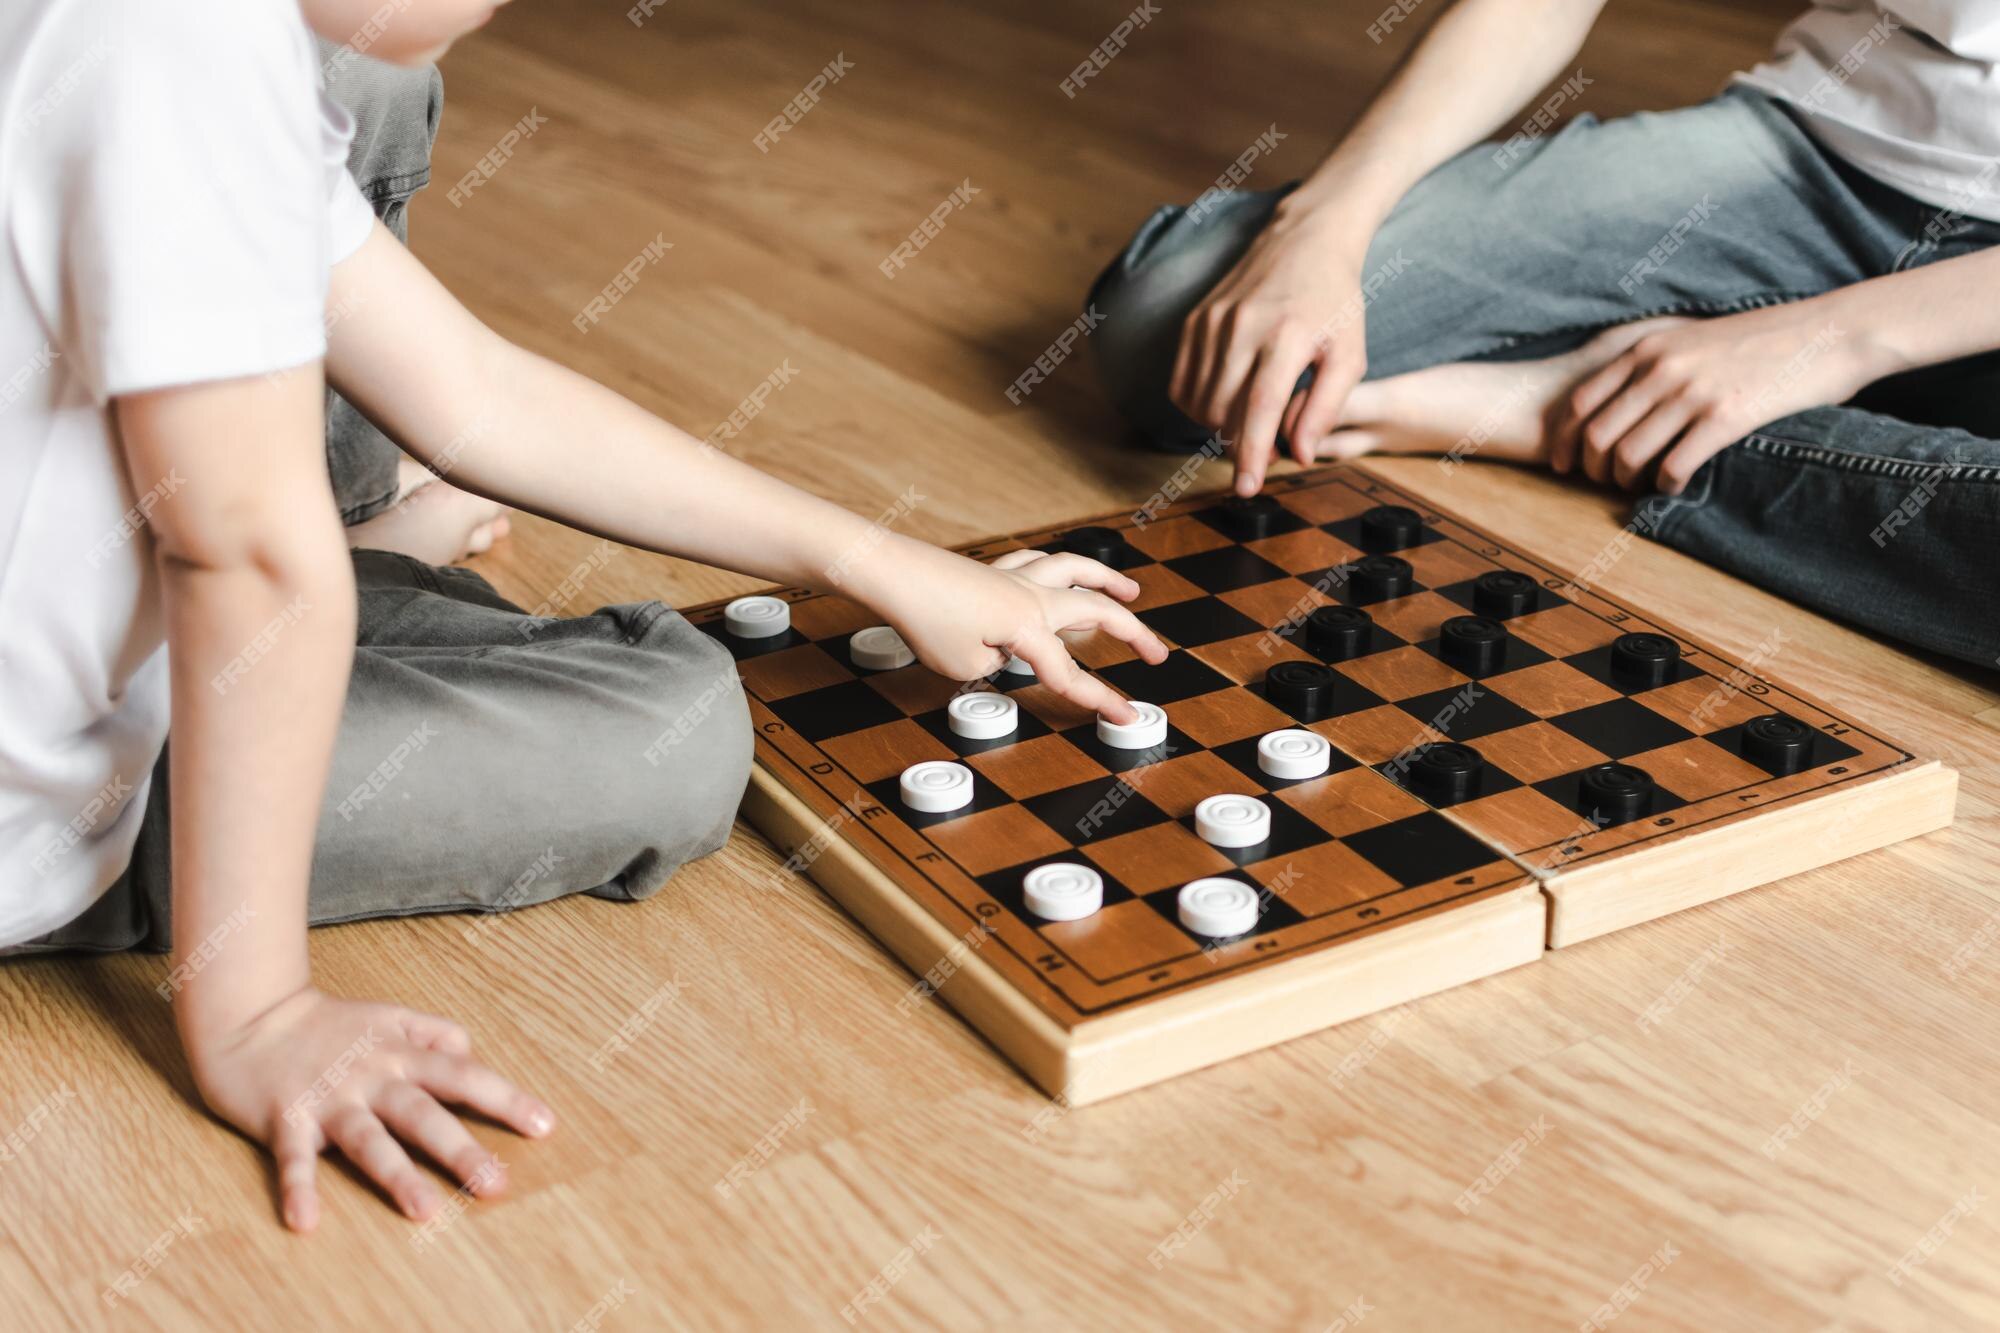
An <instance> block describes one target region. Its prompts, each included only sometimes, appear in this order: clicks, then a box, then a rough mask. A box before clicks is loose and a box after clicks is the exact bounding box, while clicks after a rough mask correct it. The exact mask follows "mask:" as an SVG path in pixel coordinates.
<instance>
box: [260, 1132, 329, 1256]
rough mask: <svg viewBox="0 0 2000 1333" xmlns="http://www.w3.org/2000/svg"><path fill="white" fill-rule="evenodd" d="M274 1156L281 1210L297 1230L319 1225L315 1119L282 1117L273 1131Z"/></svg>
mask: <svg viewBox="0 0 2000 1333" xmlns="http://www.w3.org/2000/svg"><path fill="white" fill-rule="evenodd" d="M271 1156H273V1157H274V1158H276V1159H277V1162H278V1213H279V1216H281V1217H283V1218H284V1219H285V1225H286V1226H288V1227H290V1228H291V1229H292V1230H293V1231H297V1232H301V1233H304V1232H307V1231H311V1230H312V1229H313V1228H314V1227H316V1226H318V1225H319V1186H318V1184H317V1179H318V1175H319V1135H317V1134H316V1133H314V1132H313V1127H312V1122H311V1121H310V1120H304V1119H302V1120H301V1122H300V1123H299V1124H296V1125H295V1124H293V1123H292V1122H291V1121H290V1120H287V1119H284V1118H280V1119H279V1121H278V1124H277V1127H276V1128H275V1129H274V1130H273V1131H272V1134H271Z"/></svg>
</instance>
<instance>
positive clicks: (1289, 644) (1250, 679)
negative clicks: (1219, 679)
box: [1188, 630, 1318, 685]
mask: <svg viewBox="0 0 2000 1333" xmlns="http://www.w3.org/2000/svg"><path fill="white" fill-rule="evenodd" d="M1188 651H1189V652H1190V653H1193V654H1194V655H1195V656H1196V657H1198V658H1200V659H1201V660H1202V661H1203V662H1206V663H1207V664H1208V665H1209V666H1212V667H1214V668H1215V669H1216V670H1217V671H1220V672H1221V673H1222V674H1223V675H1225V676H1227V677H1229V679H1230V680H1232V681H1234V682H1235V683H1236V684H1238V685H1255V684H1256V683H1258V682H1259V681H1261V680H1263V679H1264V673H1265V672H1267V671H1269V670H1270V669H1271V667H1272V666H1273V665H1275V664H1276V663H1279V662H1312V661H1317V660H1318V659H1317V658H1315V657H1314V656H1313V655H1312V654H1311V653H1309V652H1307V651H1306V650H1305V649H1303V648H1300V647H1299V646H1298V645H1297V644H1296V643H1294V642H1293V641H1292V640H1291V639H1287V638H1281V637H1280V636H1278V635H1276V634H1273V633H1271V632H1270V631H1268V630H1258V631H1257V632H1256V633H1255V634H1245V635H1243V636H1242V637H1241V638H1237V639H1224V640H1222V641H1221V642H1219V643H1204V644H1202V645H1201V646H1200V647H1198V648H1190V649H1188Z"/></svg>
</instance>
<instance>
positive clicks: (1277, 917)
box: [1145, 871, 1305, 946]
mask: <svg viewBox="0 0 2000 1333" xmlns="http://www.w3.org/2000/svg"><path fill="white" fill-rule="evenodd" d="M1205 878H1209V879H1240V880H1242V881H1243V882H1244V883H1245V884H1248V885H1249V886H1250V890H1251V892H1253V893H1255V894H1256V895H1257V924H1256V925H1254V926H1252V927H1250V929H1248V930H1246V931H1244V932H1243V933H1242V934H1241V935H1231V936H1228V937H1227V938H1228V939H1231V940H1247V939H1253V938H1255V937H1256V936H1259V935H1269V934H1272V933H1273V932H1275V931H1280V930H1283V929H1284V928H1285V927H1286V926H1296V925H1298V924H1299V923H1300V922H1301V921H1304V920H1305V917H1304V916H1303V915H1301V914H1300V912H1299V909H1298V908H1296V907H1294V906H1292V905H1291V904H1290V903H1288V902H1286V901H1285V900H1284V897H1283V896H1282V895H1280V894H1277V893H1266V892H1265V891H1264V890H1263V888H1262V887H1260V886H1259V885H1258V883H1257V881H1256V880H1254V879H1252V878H1250V876H1248V875H1246V874H1243V873H1241V872H1240V871H1239V872H1237V873H1234V874H1232V873H1229V872H1226V871H1225V872H1223V873H1221V874H1217V875H1210V876H1205ZM1186 887H1187V886H1186V885H1184V884H1177V885H1175V886H1174V887H1173V888H1170V889H1155V890H1154V891H1153V892H1151V893H1149V894H1147V895H1146V896H1145V903H1146V906H1148V907H1150V908H1152V909H1153V910H1154V911H1155V912H1158V913H1159V914H1160V915H1161V916H1163V917H1165V918H1166V919H1167V920H1169V921H1171V922H1173V923H1174V925H1175V926H1176V927H1177V928H1178V929H1180V930H1182V931H1184V932H1185V933H1186V934H1187V935H1188V937H1189V938H1191V939H1192V940H1194V942H1195V943H1197V944H1200V945H1204V946H1206V945H1210V944H1216V943H1221V942H1222V941H1219V940H1211V939H1210V938H1209V937H1208V936H1206V935H1196V934H1195V933H1194V932H1193V931H1191V930H1188V928H1187V927H1186V926H1183V925H1181V908H1180V896H1181V890H1182V889H1184V888H1186Z"/></svg>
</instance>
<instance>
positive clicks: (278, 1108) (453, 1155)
mask: <svg viewBox="0 0 2000 1333" xmlns="http://www.w3.org/2000/svg"><path fill="white" fill-rule="evenodd" d="M186 1042H187V1048H188V1056H189V1059H190V1061H191V1063H192V1065H193V1067H194V1075H195V1081H196V1083H197V1084H198V1085H199V1086H200V1088H201V1093H202V1096H203V1098H204V1099H206V1100H207V1102H208V1104H209V1106H210V1107H211V1108H212V1109H213V1110H214V1111H215V1113H216V1114H217V1115H219V1116H221V1117H222V1118H223V1119H224V1120H227V1121H228V1122H229V1123H230V1124H232V1125H234V1126H236V1128H238V1129H240V1130H242V1131H243V1132H244V1133H245V1134H247V1135H249V1136H250V1137H251V1138H253V1139H255V1140H257V1141H258V1142H260V1143H262V1144H264V1145H265V1146H266V1147H267V1148H269V1149H270V1150H271V1154H272V1156H273V1157H275V1158H276V1159H277V1163H278V1186H279V1206H280V1209H281V1211H282V1213H283V1216H284V1219H285V1225H286V1226H288V1227H290V1228H291V1229H292V1230H294V1231H311V1230H312V1229H313V1227H314V1226H315V1225H316V1224H317V1223H318V1221H319V1192H318V1188H317V1186H316V1185H315V1183H314V1181H315V1176H316V1175H317V1171H318V1163H319V1155H320V1153H321V1152H323V1151H325V1150H326V1149H327V1148H328V1147H334V1148H338V1149H340V1151H341V1152H342V1153H344V1154H345V1155H346V1157H347V1159H348V1161H350V1162H352V1163H353V1164H354V1166H355V1168H356V1169H357V1170H359V1171H360V1172H361V1173H362V1174H363V1175H366V1176H367V1177H368V1178H369V1179H371V1180H373V1181H374V1182H375V1183H376V1184H377V1185H379V1186H381V1188H382V1190H383V1191H384V1192H385V1193H386V1194H388V1196H389V1197H390V1198H391V1199H392V1200H394V1201H395V1204H396V1206H397V1207H398V1208H400V1209H401V1210H402V1211H403V1212H404V1213H405V1214H406V1215H408V1216H409V1217H411V1218H414V1219H416V1220H418V1221H422V1220H424V1219H426V1218H429V1217H431V1216H433V1215H434V1214H435V1213H436V1212H437V1210H438V1208H439V1206H440V1205H441V1204H442V1203H443V1199H444V1196H443V1194H442V1193H441V1192H440V1190H439V1188H438V1186H437V1183H436V1182H435V1181H434V1180H432V1178H431V1177H430V1176H429V1174H427V1173H426V1172H424V1171H421V1170H419V1169H418V1168H417V1166H416V1164H415V1163H414V1162H412V1161H411V1160H410V1155H409V1153H408V1151H407V1150H406V1149H405V1147H404V1145H405V1144H409V1145H411V1146H413V1147H415V1148H417V1149H419V1150H421V1151H422V1152H423V1154H424V1155H425V1156H426V1157H429V1158H430V1159H431V1160H432V1161H434V1162H436V1163H437V1164H438V1165H440V1166H442V1167H443V1168H445V1170H446V1171H447V1172H449V1173H450V1174H451V1175H452V1176H453V1177H454V1178H456V1179H458V1180H460V1181H462V1182H463V1183H464V1185H465V1188H466V1190H467V1191H468V1192H470V1193H472V1194H474V1195H476V1196H478V1197H480V1198H490V1197H492V1196H494V1195H497V1194H499V1193H501V1192H503V1191H504V1190H505V1189H506V1188H507V1172H506V1167H505V1166H504V1165H503V1164H502V1163H501V1161H500V1159H499V1158H498V1157H496V1156H495V1155H494V1154H493V1153H491V1152H489V1151H487V1149H485V1148H483V1147H481V1146H480V1144H479V1142H478V1141H477V1140H476V1139H474V1138H473V1137H472V1135H471V1134H470V1133H469V1132H468V1131H467V1130H466V1128H465V1126H464V1125H463V1124H461V1123H460V1122H459V1118H458V1117H457V1116H456V1115H454V1114H453V1113H452V1112H450V1111H448V1110H446V1109H445V1105H444V1104H446V1103H449V1104H452V1105H456V1106H463V1107H467V1108H469V1109H471V1110H473V1111H476V1112H478V1113H479V1114H481V1115H483V1116H486V1117H487V1118H489V1119H492V1120H497V1121H499V1122H500V1123H501V1124H504V1125H507V1126H509V1127H510V1128H512V1129H513V1130H514V1131H515V1132H516V1133H518V1134H524V1135H526V1136H528V1137H530V1138H540V1137H542V1136H543V1135H546V1134H547V1133H548V1132H549V1131H550V1130H551V1129H553V1128H554V1127H555V1116H554V1114H553V1113H552V1112H551V1111H550V1110H549V1108H548V1107H547V1106H545V1105H543V1104H542V1103H541V1101H539V1100H538V1099H536V1098H534V1097H531V1096H529V1095H528V1094H527V1093H525V1092H523V1091H522V1090H521V1089H520V1088H519V1087H517V1086H515V1084H514V1083H513V1082H512V1081H511V1080H509V1079H507V1078H505V1077H503V1076H501V1075H500V1074H497V1073H495V1072H494V1071H493V1070H491V1069H489V1068H487V1067H486V1066H485V1065H483V1064H481V1063H479V1062H478V1061H477V1060H474V1059H473V1058H472V1057H471V1055H470V1054H469V1052H470V1050H471V1048H472V1043H471V1039H470V1038H468V1037H467V1036H466V1034H465V1029H463V1028H461V1027H460V1026H459V1025H458V1024H456V1023H453V1022H451V1021H450V1020H449V1019H444V1018H438V1017H435V1016H433V1015H431V1014H424V1013H419V1012H417V1011H416V1010H414V1009H404V1008H402V1007H401V1006H399V1005H393V1004H370V1003H365V1002H361V1001H356V1000H342V999H336V998H334V997H333V996H330V995H323V994H321V993H320V992H319V991H317V990H313V989H311V988H307V989H305V990H301V991H298V992H295V993H294V994H292V995H290V996H288V997H287V998H286V999H284V1000H282V1001H280V1002H279V1003H278V1004H276V1005H273V1006H272V1007H271V1008H269V1009H267V1010H265V1011H264V1012H263V1013H262V1014H260V1015H259V1016H258V1017H257V1018H255V1019H253V1020H251V1021H250V1022H248V1023H246V1024H244V1025H243V1026H241V1027H240V1028H237V1029H235V1030H233V1031H227V1032H221V1033H215V1034H201V1035H197V1034H195V1033H188V1034H187V1037H186Z"/></svg>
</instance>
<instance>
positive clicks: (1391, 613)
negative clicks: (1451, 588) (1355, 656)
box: [1369, 592, 1465, 643]
mask: <svg viewBox="0 0 2000 1333" xmlns="http://www.w3.org/2000/svg"><path fill="white" fill-rule="evenodd" d="M1369 614H1370V615H1371V616H1372V617H1373V619H1374V621H1375V623H1376V624H1378V625H1380V626H1381V627H1382V628H1384V629H1386V630H1388V631H1389V632H1390V633H1391V634H1394V635H1395V636H1396V637H1397V638H1399V639H1402V640H1404V641H1405V642H1407V643H1422V642H1423V641H1424V640H1426V639H1435V638H1436V637H1437V636H1438V626H1440V625H1442V624H1444V622H1445V621H1447V620H1450V619H1451V618H1452V617H1454V616H1462V615H1464V614H1465V608H1464V607H1462V606H1460V605H1459V604H1458V603H1457V602H1454V601H1452V600H1450V599H1449V598H1446V597H1440V596H1438V595H1437V594H1436V593H1434V592H1419V593H1412V594H1411V595H1410V596H1408V597H1398V598H1396V599H1395V600H1394V601H1392V602H1383V603H1382V604H1381V605H1380V606H1377V607H1373V608H1371V609H1370V612H1369Z"/></svg>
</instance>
